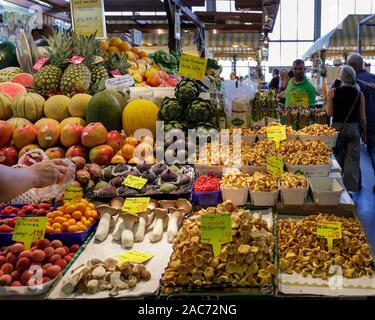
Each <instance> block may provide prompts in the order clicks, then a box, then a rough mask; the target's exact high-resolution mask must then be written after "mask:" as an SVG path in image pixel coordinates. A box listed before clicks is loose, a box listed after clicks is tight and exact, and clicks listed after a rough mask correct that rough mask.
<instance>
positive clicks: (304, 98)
mask: <svg viewBox="0 0 375 320" xmlns="http://www.w3.org/2000/svg"><path fill="white" fill-rule="evenodd" d="M290 105H291V106H293V107H305V108H307V107H308V106H309V95H308V93H307V92H291V93H290Z"/></svg>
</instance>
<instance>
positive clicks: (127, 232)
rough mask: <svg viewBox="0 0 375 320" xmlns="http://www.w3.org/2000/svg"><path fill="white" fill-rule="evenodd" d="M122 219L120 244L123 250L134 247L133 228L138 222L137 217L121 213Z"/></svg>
mask: <svg viewBox="0 0 375 320" xmlns="http://www.w3.org/2000/svg"><path fill="white" fill-rule="evenodd" d="M121 218H122V224H123V227H122V232H121V244H122V246H123V247H124V248H131V247H133V245H134V233H133V226H134V224H135V223H136V222H137V221H138V216H137V215H135V214H132V213H127V212H123V213H122V215H121Z"/></svg>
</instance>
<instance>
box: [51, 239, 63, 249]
mask: <svg viewBox="0 0 375 320" xmlns="http://www.w3.org/2000/svg"><path fill="white" fill-rule="evenodd" d="M62 246H63V243H62V242H61V241H60V240H53V241H52V242H51V247H52V248H54V249H57V248H60V247H62Z"/></svg>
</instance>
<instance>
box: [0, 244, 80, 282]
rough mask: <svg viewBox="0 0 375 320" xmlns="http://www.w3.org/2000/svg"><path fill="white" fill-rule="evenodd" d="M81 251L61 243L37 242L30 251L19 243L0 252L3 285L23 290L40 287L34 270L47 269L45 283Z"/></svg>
mask: <svg viewBox="0 0 375 320" xmlns="http://www.w3.org/2000/svg"><path fill="white" fill-rule="evenodd" d="M79 248H80V246H79V245H77V244H74V245H72V246H70V247H67V246H64V244H63V243H62V242H61V241H59V240H53V241H49V240H47V239H41V240H37V241H34V242H33V243H32V247H31V249H30V250H25V247H24V245H23V244H22V243H15V244H13V245H11V246H9V247H8V248H7V249H6V250H3V251H1V252H0V266H1V267H0V286H10V287H21V286H30V285H38V284H39V283H37V279H36V276H35V275H34V272H33V271H31V270H30V267H33V266H34V267H35V268H36V267H40V268H42V270H43V279H42V283H43V284H44V283H47V282H49V281H50V280H52V279H54V278H56V277H57V276H58V275H59V274H60V273H61V271H62V270H64V269H65V267H66V266H67V265H68V263H69V262H70V260H72V259H73V257H74V255H75V254H76V252H77V251H78V249H79Z"/></svg>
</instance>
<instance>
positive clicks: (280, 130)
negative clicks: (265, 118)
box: [267, 125, 286, 148]
mask: <svg viewBox="0 0 375 320" xmlns="http://www.w3.org/2000/svg"><path fill="white" fill-rule="evenodd" d="M267 139H268V140H273V141H275V143H276V148H279V146H280V141H282V140H285V139H286V128H285V126H284V125H280V126H269V127H267Z"/></svg>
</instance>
